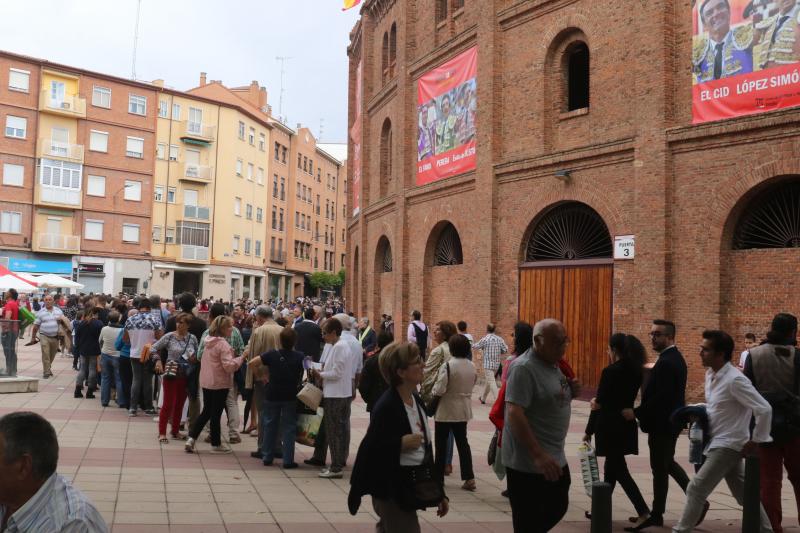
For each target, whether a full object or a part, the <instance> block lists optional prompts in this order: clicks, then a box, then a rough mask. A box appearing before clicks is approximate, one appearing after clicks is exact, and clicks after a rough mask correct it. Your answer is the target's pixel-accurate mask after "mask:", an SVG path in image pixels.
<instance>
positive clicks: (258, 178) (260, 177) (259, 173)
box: [256, 167, 264, 185]
mask: <svg viewBox="0 0 800 533" xmlns="http://www.w3.org/2000/svg"><path fill="white" fill-rule="evenodd" d="M256 183H258V184H259V185H264V169H263V168H261V167H259V169H258V171H257V172H256Z"/></svg>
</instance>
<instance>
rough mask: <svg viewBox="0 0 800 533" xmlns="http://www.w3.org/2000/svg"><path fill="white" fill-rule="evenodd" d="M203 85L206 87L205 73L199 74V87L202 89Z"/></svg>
mask: <svg viewBox="0 0 800 533" xmlns="http://www.w3.org/2000/svg"><path fill="white" fill-rule="evenodd" d="M204 85H206V73H205V72H201V73H200V87H203V86H204Z"/></svg>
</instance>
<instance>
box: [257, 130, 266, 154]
mask: <svg viewBox="0 0 800 533" xmlns="http://www.w3.org/2000/svg"><path fill="white" fill-rule="evenodd" d="M258 149H259V150H261V151H262V152H264V151H266V150H267V136H266V135H264V134H263V133H259V134H258Z"/></svg>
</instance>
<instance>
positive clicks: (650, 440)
mask: <svg viewBox="0 0 800 533" xmlns="http://www.w3.org/2000/svg"><path fill="white" fill-rule="evenodd" d="M677 440H678V434H671V433H650V434H648V435H647V444H648V446H650V469H651V470H652V471H653V508H652V509H651V511H650V514H651V515H652V516H655V517H658V518H663V516H664V510H665V509H666V506H667V491H668V490H669V477H670V476H672V479H674V480H675V482H676V483H677V484H678V485H680V487H681V488H682V489H683V492H686V487H687V486H688V485H689V476H687V475H686V472H685V471H684V470H683V468H681V466H680V465H679V464H678V463H676V462H675V443H676V442H677Z"/></svg>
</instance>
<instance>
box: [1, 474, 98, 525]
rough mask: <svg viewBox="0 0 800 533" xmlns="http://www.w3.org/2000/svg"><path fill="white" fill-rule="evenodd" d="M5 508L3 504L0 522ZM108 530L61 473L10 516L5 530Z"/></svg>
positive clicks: (46, 482) (81, 495) (54, 476)
mask: <svg viewBox="0 0 800 533" xmlns="http://www.w3.org/2000/svg"><path fill="white" fill-rule="evenodd" d="M5 512H6V509H5V507H3V506H2V505H0V524H2V523H3V521H4V520H5ZM34 531H37V532H42V533H45V532H46V533H55V532H61V533H106V532H107V531H108V526H107V525H106V522H105V520H103V517H102V516H101V515H100V513H99V512H98V511H97V509H95V507H94V505H92V503H91V502H90V501H89V500H88V498H86V496H85V495H84V494H83V493H82V492H81V491H79V490H78V489H76V488H75V487H73V486H72V484H71V483H70V482H69V481H67V480H66V479H64V478H63V477H61V476H60V475H58V474H53V475H51V476H50V477H49V478H48V480H47V481H45V483H44V485H42V486H41V487H40V488H39V490H38V491H36V494H34V495H33V497H32V498H31V499H30V500H28V501H27V502H25V505H23V506H22V507H20V508H19V509H18V510H17V512H15V513H14V514H13V515H11V516H10V517H9V518H8V523H7V524H6V529H5V533H27V532H34Z"/></svg>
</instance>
